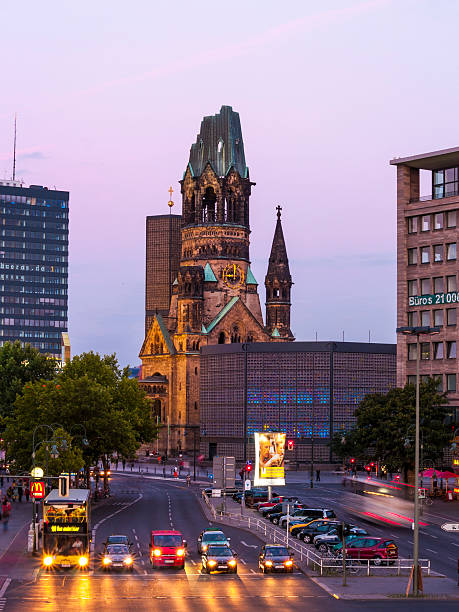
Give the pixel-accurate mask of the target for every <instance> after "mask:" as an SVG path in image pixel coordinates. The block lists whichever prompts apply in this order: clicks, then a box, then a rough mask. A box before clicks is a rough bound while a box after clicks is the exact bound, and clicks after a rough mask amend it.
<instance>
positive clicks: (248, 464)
mask: <svg viewBox="0 0 459 612" xmlns="http://www.w3.org/2000/svg"><path fill="white" fill-rule="evenodd" d="M245 471H246V472H251V471H252V464H251V463H247V465H246V466H245Z"/></svg>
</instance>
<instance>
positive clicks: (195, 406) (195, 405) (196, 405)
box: [194, 402, 198, 410]
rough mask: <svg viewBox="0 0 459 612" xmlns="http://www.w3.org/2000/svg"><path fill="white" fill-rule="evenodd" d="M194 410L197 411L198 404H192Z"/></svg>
mask: <svg viewBox="0 0 459 612" xmlns="http://www.w3.org/2000/svg"><path fill="white" fill-rule="evenodd" d="M194 409H195V410H197V409H198V402H195V403H194Z"/></svg>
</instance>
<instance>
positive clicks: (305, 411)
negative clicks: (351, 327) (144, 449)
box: [200, 342, 396, 462]
mask: <svg viewBox="0 0 459 612" xmlns="http://www.w3.org/2000/svg"><path fill="white" fill-rule="evenodd" d="M395 363H396V357H395V345H393V344H367V343H352V342H288V343H282V344H281V343H279V344H278V343H276V344H274V343H253V344H245V345H242V344H240V345H234V344H233V345H223V346H222V345H219V346H207V347H203V349H202V351H201V388H200V403H201V440H202V445H201V451H202V452H203V453H204V454H205V455H206V456H209V453H213V452H215V451H216V452H217V453H218V454H219V455H223V454H227V455H231V456H235V457H236V458H237V459H239V460H240V459H242V458H243V437H244V428H246V435H247V440H248V443H247V453H248V456H249V458H251V455H252V452H253V444H252V440H253V434H254V432H256V431H283V432H285V433H286V434H287V437H288V438H290V439H293V440H295V452H294V453H293V454H292V456H291V459H292V460H295V461H299V462H301V461H309V460H310V458H311V454H312V452H314V459H315V461H317V462H328V461H331V460H332V457H331V451H330V446H329V441H330V438H331V437H332V435H333V433H334V432H336V431H342V430H348V429H350V428H351V427H352V426H353V425H354V422H355V419H354V411H355V409H356V407H357V406H358V405H359V403H360V402H361V400H362V399H363V398H364V397H365V395H366V394H367V393H385V392H387V391H388V390H389V389H391V388H392V387H395V376H396V372H395ZM312 441H314V451H312ZM210 445H212V446H210Z"/></svg>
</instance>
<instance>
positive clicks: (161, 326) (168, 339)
mask: <svg viewBox="0 0 459 612" xmlns="http://www.w3.org/2000/svg"><path fill="white" fill-rule="evenodd" d="M155 316H156V320H157V321H158V325H159V329H160V330H161V333H162V335H163V338H164V340H165V342H166V345H167V350H168V351H169V353H170V354H171V355H175V353H176V352H177V351H176V350H175V346H174V343H173V342H172V340H171V337H170V335H169V332H168V330H167V327H166V325H165V323H164V321H163V318H162V316H161V315H160V313H159V312H158V313H156V315H155Z"/></svg>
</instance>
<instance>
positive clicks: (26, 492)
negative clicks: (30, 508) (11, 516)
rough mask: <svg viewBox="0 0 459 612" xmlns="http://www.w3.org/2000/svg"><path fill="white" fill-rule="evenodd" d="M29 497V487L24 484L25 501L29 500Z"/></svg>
mask: <svg viewBox="0 0 459 612" xmlns="http://www.w3.org/2000/svg"><path fill="white" fill-rule="evenodd" d="M29 497H30V489H29V487H28V486H27V485H26V488H25V498H26V502H27V503H28V502H29Z"/></svg>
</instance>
